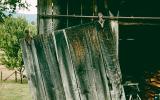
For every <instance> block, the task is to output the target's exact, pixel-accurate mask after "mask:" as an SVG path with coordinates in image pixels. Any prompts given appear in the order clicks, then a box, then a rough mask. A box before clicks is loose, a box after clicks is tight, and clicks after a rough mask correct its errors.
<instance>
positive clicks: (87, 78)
mask: <svg viewBox="0 0 160 100" xmlns="http://www.w3.org/2000/svg"><path fill="white" fill-rule="evenodd" d="M81 29H84V31H82V30H81ZM85 33H87V29H86V30H85V28H84V27H80V26H79V27H77V28H72V29H66V34H67V37H68V41H69V42H68V43H69V47H70V51H71V57H72V59H73V64H74V67H75V69H76V76H77V78H78V84H79V86H80V90H81V100H98V97H97V91H96V87H95V80H94V78H93V76H94V73H93V72H94V69H93V67H92V64H91V59H90V55H89V50H88V46H87V43H86V42H87V41H86V36H85Z"/></svg>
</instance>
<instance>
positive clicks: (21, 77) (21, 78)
mask: <svg viewBox="0 0 160 100" xmlns="http://www.w3.org/2000/svg"><path fill="white" fill-rule="evenodd" d="M20 80H21V84H22V83H23V74H22V70H20Z"/></svg>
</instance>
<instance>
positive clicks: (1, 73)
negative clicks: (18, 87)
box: [1, 71, 3, 81]
mask: <svg viewBox="0 0 160 100" xmlns="http://www.w3.org/2000/svg"><path fill="white" fill-rule="evenodd" d="M2 78H3V74H2V71H1V81H2Z"/></svg>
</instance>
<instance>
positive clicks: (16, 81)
mask: <svg viewBox="0 0 160 100" xmlns="http://www.w3.org/2000/svg"><path fill="white" fill-rule="evenodd" d="M15 81H16V82H17V71H15Z"/></svg>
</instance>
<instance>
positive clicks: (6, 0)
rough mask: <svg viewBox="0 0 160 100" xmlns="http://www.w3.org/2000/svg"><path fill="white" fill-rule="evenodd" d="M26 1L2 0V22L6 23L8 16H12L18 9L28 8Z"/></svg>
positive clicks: (0, 18)
mask: <svg viewBox="0 0 160 100" xmlns="http://www.w3.org/2000/svg"><path fill="white" fill-rule="evenodd" d="M28 6H29V5H28V3H27V2H26V0H0V22H2V21H4V18H5V17H6V16H7V15H11V14H12V13H13V12H15V11H16V9H21V8H26V9H27V8H28Z"/></svg>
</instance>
